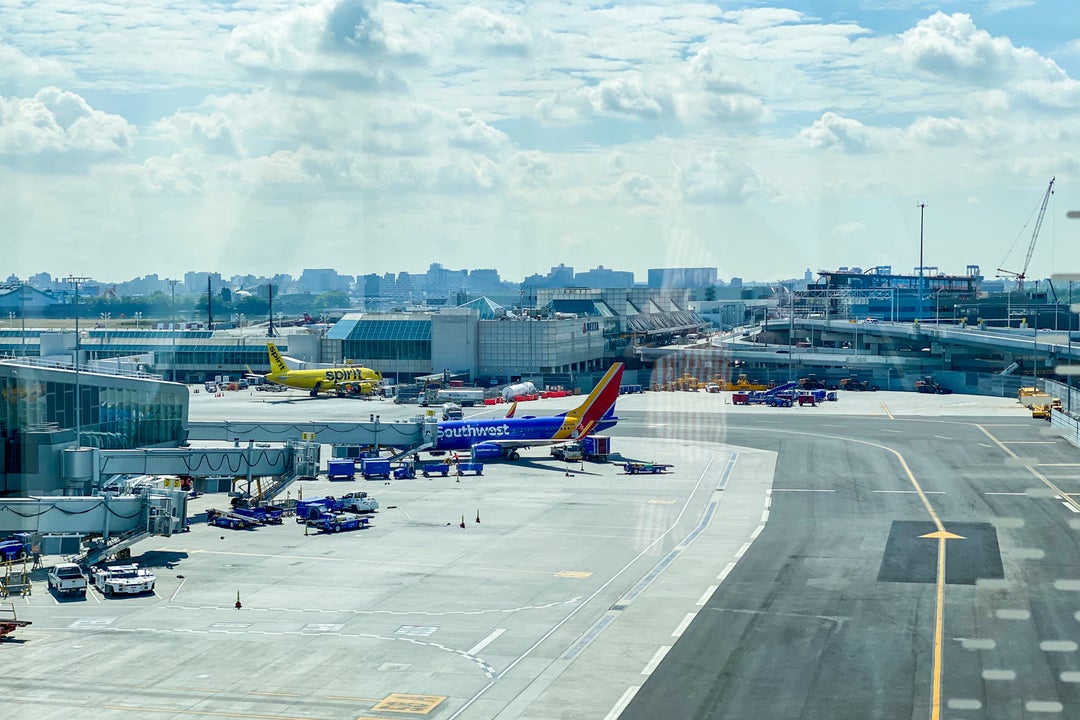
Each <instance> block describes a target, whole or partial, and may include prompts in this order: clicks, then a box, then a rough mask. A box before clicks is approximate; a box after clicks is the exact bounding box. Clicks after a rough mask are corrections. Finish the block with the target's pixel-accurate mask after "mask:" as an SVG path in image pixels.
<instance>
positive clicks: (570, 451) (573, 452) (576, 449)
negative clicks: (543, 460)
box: [551, 442, 583, 462]
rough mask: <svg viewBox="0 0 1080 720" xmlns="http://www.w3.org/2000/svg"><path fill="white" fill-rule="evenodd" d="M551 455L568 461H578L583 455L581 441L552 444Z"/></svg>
mask: <svg viewBox="0 0 1080 720" xmlns="http://www.w3.org/2000/svg"><path fill="white" fill-rule="evenodd" d="M551 456H552V457H554V458H558V459H559V460H565V461H566V462H577V461H578V460H580V459H581V458H582V457H583V455H582V451H581V443H576V442H570V443H565V444H563V445H552V446H551Z"/></svg>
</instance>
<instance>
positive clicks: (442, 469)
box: [420, 463, 451, 477]
mask: <svg viewBox="0 0 1080 720" xmlns="http://www.w3.org/2000/svg"><path fill="white" fill-rule="evenodd" d="M450 467H451V466H450V465H448V464H446V463H429V464H428V465H425V466H424V467H423V469H422V470H421V471H420V472H421V473H422V474H423V475H424V477H431V476H432V475H442V476H443V477H446V476H447V475H449V474H450Z"/></svg>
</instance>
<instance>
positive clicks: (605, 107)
mask: <svg viewBox="0 0 1080 720" xmlns="http://www.w3.org/2000/svg"><path fill="white" fill-rule="evenodd" d="M538 115H539V116H540V117H541V118H543V119H545V120H547V121H549V122H556V123H558V122H580V121H582V120H584V119H587V118H588V117H590V116H608V117H627V118H634V119H638V120H660V119H663V118H669V119H675V103H674V98H673V97H672V95H671V93H670V92H669V90H668V88H667V87H666V84H665V83H664V82H663V81H654V82H646V81H645V79H644V78H642V77H640V76H637V75H632V76H626V77H616V78H611V79H608V80H603V81H601V82H600V83H599V84H597V85H588V86H583V87H579V88H576V89H575V90H572V91H569V92H557V93H555V95H554V96H552V97H550V98H546V99H545V100H543V101H541V102H540V103H539V105H538Z"/></svg>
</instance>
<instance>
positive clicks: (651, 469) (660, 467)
mask: <svg viewBox="0 0 1080 720" xmlns="http://www.w3.org/2000/svg"><path fill="white" fill-rule="evenodd" d="M673 467H675V466H674V465H670V464H668V463H643V462H628V463H625V464H624V465H623V470H625V471H626V474H627V475H643V474H646V473H651V474H653V475H657V474H659V473H662V472H664V471H666V470H670V469H672V468H673Z"/></svg>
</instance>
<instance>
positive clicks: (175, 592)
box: [169, 577, 187, 602]
mask: <svg viewBox="0 0 1080 720" xmlns="http://www.w3.org/2000/svg"><path fill="white" fill-rule="evenodd" d="M186 582H187V578H186V577H185V578H184V579H183V580H181V581H180V584H179V585H177V586H176V590H174V591H173V594H172V595H170V596H169V602H172V601H173V600H175V599H176V594H177V593H178V592H180V588H182V587H184V583H186Z"/></svg>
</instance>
